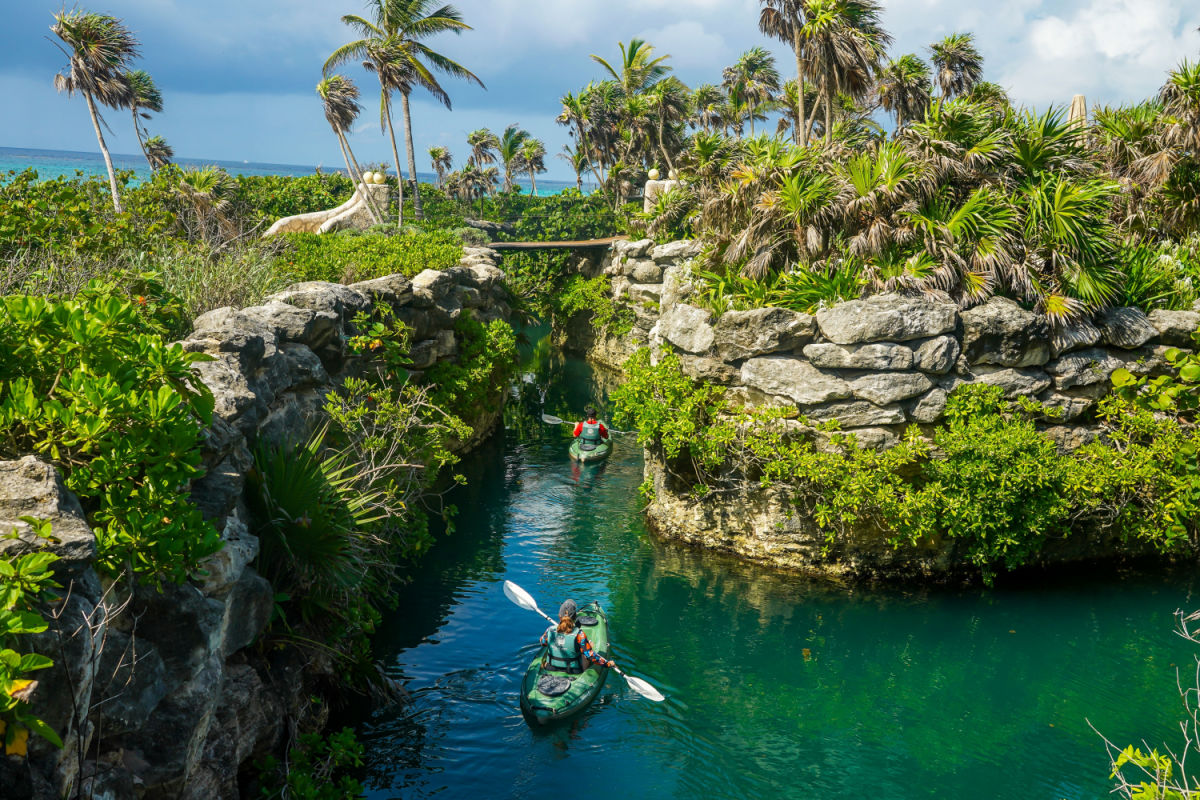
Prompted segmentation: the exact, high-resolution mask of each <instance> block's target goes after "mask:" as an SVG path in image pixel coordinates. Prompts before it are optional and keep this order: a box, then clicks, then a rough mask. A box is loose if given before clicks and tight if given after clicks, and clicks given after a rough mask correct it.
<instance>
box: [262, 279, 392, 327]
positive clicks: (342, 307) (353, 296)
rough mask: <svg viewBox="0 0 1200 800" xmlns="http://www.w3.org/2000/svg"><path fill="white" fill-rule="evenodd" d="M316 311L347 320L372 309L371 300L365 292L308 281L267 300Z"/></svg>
mask: <svg viewBox="0 0 1200 800" xmlns="http://www.w3.org/2000/svg"><path fill="white" fill-rule="evenodd" d="M267 300H268V301H271V300H278V301H279V302H281V303H288V304H290V305H293V306H298V307H299V308H311V309H313V310H314V311H332V312H333V313H334V314H337V315H338V318H339V319H343V320H347V319H350V318H351V317H353V316H354V315H355V314H357V313H358V312H359V311H369V310H370V309H371V302H372V301H371V298H370V296H369V295H367V294H366V293H364V292H360V291H357V290H355V289H351V288H350V287H349V286H342V285H341V284H339V283H329V282H327V281H307V282H304V283H296V284H292V285H291V286H289V287H288V288H286V289H284V290H283V291H282V292H276V293H275V294H273V295H271V296H270V297H268V298H267Z"/></svg>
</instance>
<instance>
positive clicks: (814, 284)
mask: <svg viewBox="0 0 1200 800" xmlns="http://www.w3.org/2000/svg"><path fill="white" fill-rule="evenodd" d="M708 258H711V253H710V254H707V255H702V256H701V261H703V260H705V259H708ZM693 274H694V275H695V276H696V278H697V279H698V280H697V283H698V286H697V289H698V301H699V302H700V304H701V305H703V306H704V307H705V308H708V309H709V310H711V311H713V312H714V313H716V314H723V313H725V312H726V311H730V310H733V309H737V310H745V309H750V308H763V307H767V306H773V307H779V308H790V309H792V310H793V311H801V312H804V313H806V314H811V313H813V312H815V311H816V310H817V309H819V308H822V307H825V306H831V305H834V304H835V303H839V302H841V301H843V300H850V299H852V298H855V297H858V295H859V293H860V292H861V291H862V287H863V284H864V282H865V278H864V276H863V274H862V267H861V265H860V264H859V263H858V262H857V261H855V260H854V259H846V260H845V261H843V262H842V264H840V265H839V266H837V267H835V268H832V269H831V270H830V271H825V270H792V271H789V272H782V273H780V274H778V275H774V276H770V277H768V278H764V279H762V280H756V279H753V278H747V277H745V276H744V275H742V274H741V273H740V272H739V271H737V270H736V269H727V268H723V267H720V266H716V267H714V268H713V269H704V268H702V267H700V266H698V265H697V266H696V267H694V268H693Z"/></svg>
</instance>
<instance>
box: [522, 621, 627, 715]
mask: <svg viewBox="0 0 1200 800" xmlns="http://www.w3.org/2000/svg"><path fill="white" fill-rule="evenodd" d="M577 620H578V622H579V625H580V626H581V627H582V628H583V632H584V633H585V634H587V637H588V641H590V642H591V643H592V647H593V648H595V650H596V652H597V653H599V654H600V655H602V656H604V657H605V658H611V657H612V656H611V654H610V651H609V645H608V615H606V614H605V613H604V609H602V608H600V604H599V603H588V604H587V605H586V606H583V607H582V608H580V609H579V616H578V617H577ZM545 656H546V648H545V647H543V648H542V649H541V650H540V651H538V654H537V658H535V659H533V661H532V662H531V663H530V664H529V668H528V669H527V670H525V677H524V678H523V679H522V680H521V713H522V714H524V715H525V718H526V719H528V720H530V721H531V722H537V723H538V724H539V725H546V724H548V723H551V722H555V721H557V720H560V719H566V718H567V717H571V716H574V715H575V714H578V713H579V712H580V711H582V710H583V709H585V708H587V706H588V704H589V703H591V702H592V700H594V699H595V698H596V695H598V694H599V693H600V689H601V687H603V686H604V680H605V679H606V678H607V677H608V667H599V666H596V665H595V664H592V665H591V666H589V667H588V668H587V669H586V670H584V671H583V672H582V673H580V674H579V675H568V674H567V673H565V672H558V671H551V670H548V669H543V668H542V660H543V659H544V658H545ZM543 690H544V691H543Z"/></svg>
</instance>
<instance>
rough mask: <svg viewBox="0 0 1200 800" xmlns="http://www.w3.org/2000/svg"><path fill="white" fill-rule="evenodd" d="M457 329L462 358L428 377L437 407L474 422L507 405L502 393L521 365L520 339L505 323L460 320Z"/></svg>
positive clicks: (438, 367)
mask: <svg viewBox="0 0 1200 800" xmlns="http://www.w3.org/2000/svg"><path fill="white" fill-rule="evenodd" d="M454 330H455V333H456V334H457V337H458V341H459V345H458V348H459V352H458V358H456V359H454V360H453V361H442V362H441V363H439V364H435V365H434V366H433V367H431V368H430V369H429V371H428V372H427V373H426V376H425V377H426V380H427V381H428V383H429V385H430V386H431V387H432V393H431V395H430V400H431V401H432V402H433V403H434V404H436V405H437V406H439V407H441V408H443V409H445V410H446V411H448V412H449V413H451V414H453V415H454V416H457V417H460V418H462V419H464V420H470V419H473V418H475V417H476V416H477V415H478V414H479V413H480V411H482V410H484V409H487V408H488V407H494V408H496V409H497V410H498V408H499V406H500V404H501V403H502V402H503V401H502V399H501V398H500V397H499V393H500V392H501V391H502V390H503V387H504V386H505V384H506V382H507V380H508V377H509V376H510V375H511V374H512V370H513V368H514V367H515V366H516V363H517V337H516V334H515V333H514V332H513V329H512V326H511V325H509V324H508V323H507V322H504V321H503V320H493V321H492V322H489V323H488V324H487V325H484V324H482V323H480V322H478V321H477V320H475V319H473V318H471V317H468V316H461V317H459V318H458V321H457V322H455V324H454Z"/></svg>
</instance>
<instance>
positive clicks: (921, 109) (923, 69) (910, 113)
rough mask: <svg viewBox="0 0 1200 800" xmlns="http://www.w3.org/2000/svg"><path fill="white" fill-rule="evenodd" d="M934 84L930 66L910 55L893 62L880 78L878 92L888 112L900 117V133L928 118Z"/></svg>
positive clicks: (897, 118) (897, 123) (898, 122)
mask: <svg viewBox="0 0 1200 800" xmlns="http://www.w3.org/2000/svg"><path fill="white" fill-rule="evenodd" d="M931 89H932V83H931V82H930V80H929V66H928V65H927V64H926V63H925V62H924V61H922V60H921V59H920V58H918V57H917V56H915V55H913V54H912V53H909V54H907V55H903V56H900V58H897V59H893V60H891V61H889V62H888V64H887V66H886V67H884V68H883V72H882V73H881V74H880V76H879V84H878V88H877V91H878V92H879V102H880V104H881V105H882V106H883V108H884V110H885V111H888V112H890V113H892V114H895V115H896V133H897V134H899V133H900V131H901V130H903V128H904V126H905V125H906V124H908V123H909V122H911V121H912V120H915V119H919V118H920V117H922V116H924V114H925V109H927V108H929V101H930V97H931Z"/></svg>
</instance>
